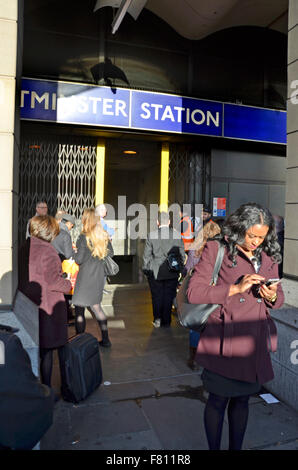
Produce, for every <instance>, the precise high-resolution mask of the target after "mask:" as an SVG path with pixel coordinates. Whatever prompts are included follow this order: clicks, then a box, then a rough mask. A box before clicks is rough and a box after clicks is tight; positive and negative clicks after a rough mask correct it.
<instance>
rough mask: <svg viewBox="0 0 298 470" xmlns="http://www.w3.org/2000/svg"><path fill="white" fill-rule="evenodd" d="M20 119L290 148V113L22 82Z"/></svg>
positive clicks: (89, 87) (82, 86)
mask: <svg viewBox="0 0 298 470" xmlns="http://www.w3.org/2000/svg"><path fill="white" fill-rule="evenodd" d="M20 109H21V119H22V120H33V121H46V122H56V123H61V124H62V123H63V124H79V125H84V126H85V125H91V126H100V127H114V128H118V127H119V128H122V129H123V128H126V129H131V130H133V129H136V130H147V131H155V132H167V133H178V134H192V135H205V136H210V137H223V138H229V139H238V140H250V141H255V142H267V143H275V144H286V142H287V132H286V131H287V129H286V121H287V113H286V111H282V110H274V109H267V108H257V107H253V106H246V105H240V104H231V103H222V102H218V101H211V100H201V99H197V98H190V97H184V96H178V95H171V94H163V93H157V92H146V91H141V90H131V89H127V88H115V89H111V88H110V87H105V86H98V85H85V84H81V83H73V82H63V81H53V80H39V79H32V78H23V79H22V91H21V103H20Z"/></svg>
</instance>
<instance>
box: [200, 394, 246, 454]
mask: <svg viewBox="0 0 298 470" xmlns="http://www.w3.org/2000/svg"><path fill="white" fill-rule="evenodd" d="M248 401H249V395H246V396H241V397H232V398H227V397H220V396H218V395H214V394H213V393H210V394H209V398H208V401H207V404H206V407H205V412H204V424H205V431H206V435H207V440H208V444H209V449H210V450H219V449H220V441H221V435H222V428H223V421H224V415H225V409H226V406H227V404H228V402H229V405H228V421H229V450H241V447H242V442H243V438H244V434H245V431H246V426H247V421H248Z"/></svg>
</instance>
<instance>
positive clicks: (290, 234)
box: [285, 204, 298, 258]
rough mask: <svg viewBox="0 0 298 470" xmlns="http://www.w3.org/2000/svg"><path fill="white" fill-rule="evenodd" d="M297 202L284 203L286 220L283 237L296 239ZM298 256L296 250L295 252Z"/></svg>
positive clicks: (297, 235)
mask: <svg viewBox="0 0 298 470" xmlns="http://www.w3.org/2000/svg"><path fill="white" fill-rule="evenodd" d="M297 212H298V204H287V205H286V216H287V221H286V225H285V237H286V238H297V240H298V217H297ZM296 257H297V258H298V252H297V254H296Z"/></svg>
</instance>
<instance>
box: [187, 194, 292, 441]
mask: <svg viewBox="0 0 298 470" xmlns="http://www.w3.org/2000/svg"><path fill="white" fill-rule="evenodd" d="M220 241H221V243H224V245H225V255H224V258H223V262H222V266H221V269H220V272H219V276H218V282H217V285H216V286H210V281H211V278H212V273H213V267H214V263H215V259H216V255H217V251H218V242H217V241H210V242H208V243H207V244H206V246H205V249H204V251H203V253H202V256H201V260H200V262H199V263H198V264H197V266H196V268H195V273H194V275H193V277H192V278H191V280H190V283H189V288H188V300H189V302H190V303H198V304H205V303H206V304H208V303H213V304H219V307H218V308H217V309H216V310H215V311H214V312H213V313H212V314H211V315H210V317H209V319H208V322H207V326H206V328H205V329H204V331H203V332H202V334H201V337H200V341H199V344H198V349H197V356H196V360H197V361H198V363H199V364H200V365H202V366H203V367H204V371H203V374H202V380H203V384H204V387H205V389H206V390H207V391H208V392H209V398H208V402H207V405H206V408H205V414H204V422H205V430H206V434H207V439H208V443H209V448H210V449H213V450H215V449H219V448H220V441H221V433H222V425H223V418H224V413H225V408H226V406H227V404H228V403H229V406H228V419H229V438H230V442H229V449H230V450H236V449H241V447H242V442H243V438H244V433H245V430H246V425H247V419H248V401H249V396H250V395H251V394H254V393H257V392H258V391H259V390H260V388H261V385H262V384H264V383H266V382H268V381H269V380H272V379H273V376H274V374H273V369H272V364H271V358H270V351H275V350H276V347H277V334H276V328H275V325H274V322H273V320H272V319H271V317H270V310H271V309H272V308H280V307H281V306H282V304H283V302H284V295H283V291H282V288H281V285H280V283H278V282H274V283H273V284H271V285H270V286H266V285H265V283H266V282H267V281H268V280H269V279H272V278H278V264H279V263H280V262H281V256H280V249H279V245H278V243H277V237H276V232H275V228H274V221H273V218H272V215H271V213H270V212H269V211H268V210H267V209H263V208H262V207H261V206H259V205H258V204H254V203H251V204H244V205H242V206H241V207H240V208H239V209H238V210H237V211H236V212H235V213H234V214H232V215H231V216H230V217H229V218H228V220H227V221H226V223H225V224H224V226H223V227H222V235H221V240H220Z"/></svg>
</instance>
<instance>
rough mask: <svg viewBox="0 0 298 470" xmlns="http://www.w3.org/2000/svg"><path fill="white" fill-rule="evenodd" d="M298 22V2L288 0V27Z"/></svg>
mask: <svg viewBox="0 0 298 470" xmlns="http://www.w3.org/2000/svg"><path fill="white" fill-rule="evenodd" d="M297 23H298V2H297V0H289V29H291V28H293V26H295V25H296V24H297Z"/></svg>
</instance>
